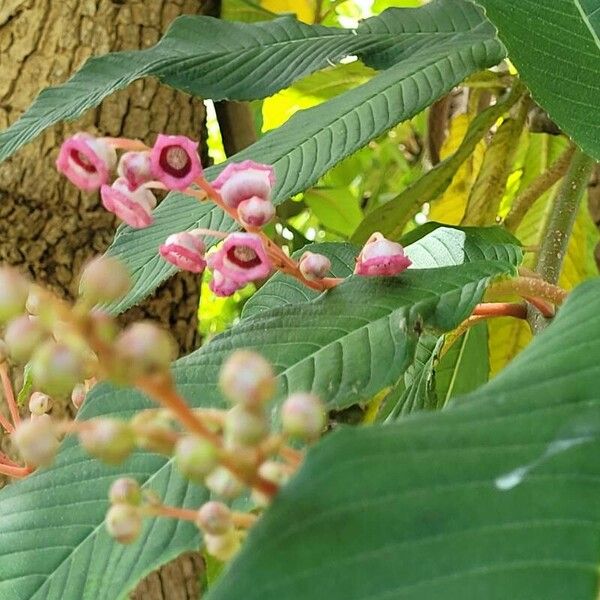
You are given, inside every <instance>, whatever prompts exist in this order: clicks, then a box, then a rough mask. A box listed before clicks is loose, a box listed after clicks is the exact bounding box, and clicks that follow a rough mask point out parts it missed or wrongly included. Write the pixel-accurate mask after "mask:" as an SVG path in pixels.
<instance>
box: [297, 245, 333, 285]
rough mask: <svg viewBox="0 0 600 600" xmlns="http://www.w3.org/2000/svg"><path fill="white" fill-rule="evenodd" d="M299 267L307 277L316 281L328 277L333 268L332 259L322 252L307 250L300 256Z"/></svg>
mask: <svg viewBox="0 0 600 600" xmlns="http://www.w3.org/2000/svg"><path fill="white" fill-rule="evenodd" d="M298 268H299V269H300V273H302V275H304V277H306V279H310V280H313V281H315V280H318V279H323V277H327V274H328V273H329V270H330V269H331V261H330V260H329V259H328V258H327V257H326V256H323V255H322V254H315V253H314V252H308V251H307V252H305V253H304V254H303V255H302V256H301V257H300V261H299V262H298Z"/></svg>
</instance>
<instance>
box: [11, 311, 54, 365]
mask: <svg viewBox="0 0 600 600" xmlns="http://www.w3.org/2000/svg"><path fill="white" fill-rule="evenodd" d="M44 335H45V331H44V328H43V327H42V326H41V325H40V322H39V321H38V319H36V318H35V317H30V316H28V315H21V316H19V317H16V318H15V319H13V320H12V321H10V322H9V323H8V325H7V326H6V331H5V332H4V341H5V342H6V346H7V348H8V351H9V353H10V356H11V358H12V359H13V360H14V361H15V362H17V363H25V362H27V361H28V360H29V359H30V358H31V355H32V354H33V352H34V350H35V349H36V347H37V346H38V345H39V344H40V342H41V341H42V339H43V338H44Z"/></svg>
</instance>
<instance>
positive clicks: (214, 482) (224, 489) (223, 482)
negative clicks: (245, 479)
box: [205, 467, 244, 500]
mask: <svg viewBox="0 0 600 600" xmlns="http://www.w3.org/2000/svg"><path fill="white" fill-rule="evenodd" d="M205 484H206V487H207V488H208V489H209V490H210V491H211V492H213V493H214V494H216V495H217V496H220V497H221V498H224V499H225V500H233V499H234V498H237V497H238V496H239V495H240V494H241V493H242V492H243V491H244V484H243V483H242V482H241V481H240V480H239V479H238V478H237V477H236V476H235V475H233V473H230V472H229V471H228V470H227V469H226V468H225V467H217V468H216V469H215V470H214V471H212V472H211V473H210V474H209V475H208V476H207V477H206V481H205Z"/></svg>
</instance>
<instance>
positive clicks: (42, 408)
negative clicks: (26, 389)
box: [29, 392, 53, 415]
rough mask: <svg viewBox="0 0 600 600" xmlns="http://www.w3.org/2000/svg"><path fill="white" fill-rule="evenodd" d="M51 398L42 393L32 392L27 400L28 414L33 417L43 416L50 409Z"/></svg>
mask: <svg viewBox="0 0 600 600" xmlns="http://www.w3.org/2000/svg"><path fill="white" fill-rule="evenodd" d="M52 404H53V402H52V398H50V396H48V394H44V393H42V392H33V394H31V396H30V398H29V412H31V414H34V415H43V414H45V413H47V412H48V411H49V410H50V409H51V408H52Z"/></svg>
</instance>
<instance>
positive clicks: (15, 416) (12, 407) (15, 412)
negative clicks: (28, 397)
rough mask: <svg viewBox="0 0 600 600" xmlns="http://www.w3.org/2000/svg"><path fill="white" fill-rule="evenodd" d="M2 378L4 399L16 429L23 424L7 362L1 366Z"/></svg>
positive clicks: (0, 374) (0, 376) (0, 373)
mask: <svg viewBox="0 0 600 600" xmlns="http://www.w3.org/2000/svg"><path fill="white" fill-rule="evenodd" d="M0 378H1V379H2V388H3V389H4V398H5V400H6V403H7V404H8V410H9V411H10V416H11V418H12V422H13V423H14V424H15V427H16V426H18V425H19V423H20V422H21V415H19V407H18V406H17V403H16V402H15V393H14V392H13V387H12V382H11V380H10V376H9V374H8V365H7V364H6V362H3V363H2V364H0ZM5 429H6V427H5ZM13 429H14V428H13Z"/></svg>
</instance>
